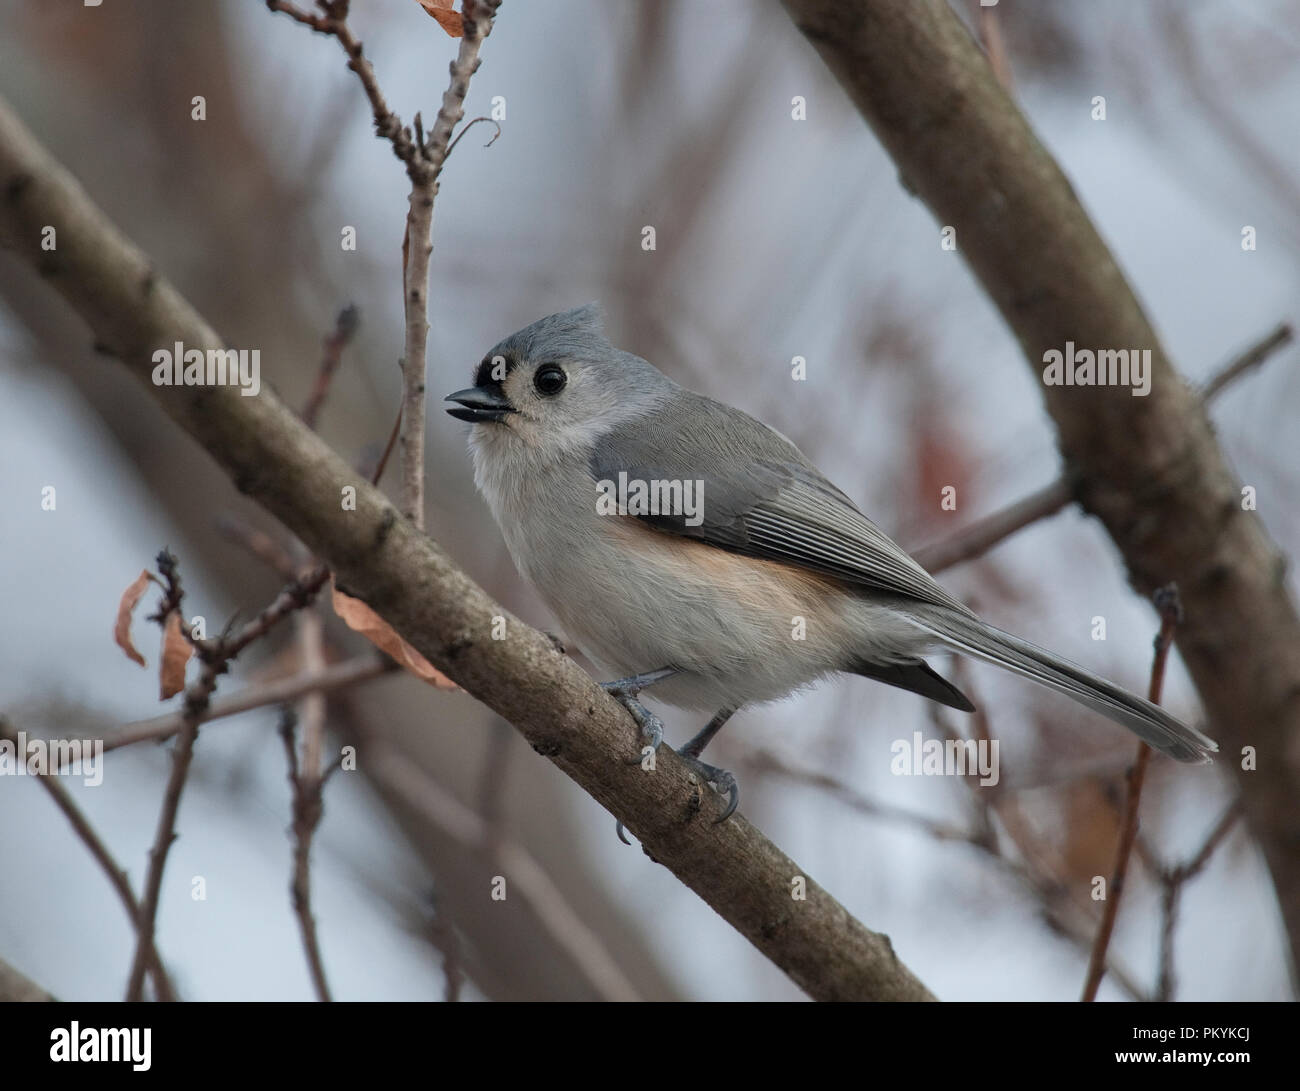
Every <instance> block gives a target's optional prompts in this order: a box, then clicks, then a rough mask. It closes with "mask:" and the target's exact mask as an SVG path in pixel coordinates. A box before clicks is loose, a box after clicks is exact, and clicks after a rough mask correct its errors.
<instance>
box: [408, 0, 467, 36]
mask: <svg viewBox="0 0 1300 1091" xmlns="http://www.w3.org/2000/svg"><path fill="white" fill-rule="evenodd" d="M415 2H416V3H417V4H419V5H420V7H422V8H424V10H425V11H427V12H428V13H429V14H430V15H432V16H433V17H434V18H435V19H437V20H438V25H439V26H440V27H442V29H443V30H445V31H446V32H447V33H448V34H449V35H450V36H451V37H453V38H463V37H464V36H465V24H464V20H463V19H462V18H461V15H460V12H458V11H452V10H451V0H415Z"/></svg>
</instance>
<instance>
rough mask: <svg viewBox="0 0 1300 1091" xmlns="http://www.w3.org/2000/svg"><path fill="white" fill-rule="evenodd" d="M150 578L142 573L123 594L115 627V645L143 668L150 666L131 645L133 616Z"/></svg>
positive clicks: (145, 573) (118, 605)
mask: <svg viewBox="0 0 1300 1091" xmlns="http://www.w3.org/2000/svg"><path fill="white" fill-rule="evenodd" d="M149 578H150V577H149V573H148V572H147V571H145V572H141V573H140V575H139V577H138V578H137V579H136V581H135V583H133V584H131V586H130V587H128V588H127V589H126V590H125V591H123V592H122V598H121V600H120V601H119V602H118V604H117V621H116V622H115V623H114V625H113V643H115V644H116V645H117V646H118V647H119V648H121V649H122V650H123V651H124V652H126V654H127V656H128V657H129V658H131V659H134V660H135V661H136V662H137V663H139V664H140V666H142V667H145V666H148V664H147V663H146V662H145V661H144V656H143V655H141V654H140V653H139V652H138V651H136V647H135V645H134V644H132V643H131V615H132V614H133V613H134V612H135V604H136V603H137V602H139V601H140V597H141V596H142V595H143V594H144V593H145V590H146V589H147V588H148V586H149Z"/></svg>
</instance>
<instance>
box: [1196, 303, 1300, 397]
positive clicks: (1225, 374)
mask: <svg viewBox="0 0 1300 1091" xmlns="http://www.w3.org/2000/svg"><path fill="white" fill-rule="evenodd" d="M1294 336H1295V331H1294V330H1292V329H1291V324H1290V323H1289V322H1282V323H1279V324H1278V327H1277V329H1275V330H1274V331H1273V332H1272V333H1270V334H1269V335H1268V336H1267V337H1265V338H1263V339H1262V340H1260V341H1258V342H1256V343H1255V344H1253V345H1251V346H1250V348H1248V349H1246V350H1245V351H1244V352H1241V353H1239V354H1238V355H1237V356H1235V357H1233V358H1232V359H1231V360H1230V361H1229V362H1228V363H1227V365H1226V366H1225V367H1223V368H1222V369H1221V370H1219V371H1217V372H1216V373H1215V374H1214V375H1213V376H1211V378H1210V380H1209V381H1208V382H1207V383H1206V384H1205V386H1203V387H1202V388H1201V398H1202V400H1203V401H1207V402H1208V401H1210V400H1212V399H1213V398H1214V397H1215V396H1216V395H1217V394H1218V393H1219V391H1221V390H1222V389H1223V388H1224V387H1225V386H1228V385H1229V384H1230V383H1233V382H1236V380H1238V379H1240V378H1241V377H1242V376H1243V375H1245V374H1246V372H1248V371H1252V370H1254V369H1255V368H1257V367H1259V365H1260V364H1262V363H1263V362H1264V361H1265V360H1267V359H1268V358H1269V357H1270V356H1272V355H1273V353H1275V352H1277V350H1278V349H1280V348H1283V347H1284V346H1286V345H1289V344H1290V343H1291V340H1292V338H1293V337H1294Z"/></svg>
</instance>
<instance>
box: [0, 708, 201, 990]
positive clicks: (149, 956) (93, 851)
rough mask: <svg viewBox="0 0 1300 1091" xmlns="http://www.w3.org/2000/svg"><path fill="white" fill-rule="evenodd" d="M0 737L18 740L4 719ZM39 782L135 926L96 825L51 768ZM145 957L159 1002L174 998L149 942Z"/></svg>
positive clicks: (127, 887)
mask: <svg viewBox="0 0 1300 1091" xmlns="http://www.w3.org/2000/svg"><path fill="white" fill-rule="evenodd" d="M0 738H6V739H9V740H10V741H11V742H13V743H15V744H16V743H17V741H18V736H17V732H15V731H14V729H13V726H12V725H11V724H10V723H9V722H8V721H7V720H5V719H3V718H0ZM38 780H39V781H40V785H41V787H42V788H44V789H45V790H46V791H47V792H48V793H49V795H50V798H51V799H52V800H54V804H55V806H57V807H58V808H59V810H61V811H62V812H63V816H64V817H65V818H66V819H67V820H68V822H69V824H70V825H71V826H72V829H73V831H74V832H75V833H76V835H77V836H78V837H80V838H81V840H82V841H83V842H84V843H85V846H86V848H88V849H89V850H90V855H91V856H93V857H94V859H95V863H97V864H98V865H99V867H100V870H101V871H103V873H104V874H105V875H106V876H107V877H108V881H109V883H110V884H111V885H112V887H113V889H114V890H115V891H116V892H117V896H118V899H119V900H120V901H121V902H122V907H123V908H124V909H125V910H126V915H127V918H128V919H129V920H130V921H131V927H132V928H137V927H138V926H139V919H140V903H139V902H137V901H136V898H135V891H134V890H132V889H131V880H130V879H128V878H127V875H126V871H125V870H124V869H123V868H122V867H121V866H120V865H119V864H118V862H117V861H116V860H114V859H113V854H112V853H111V852H109V850H108V846H107V845H105V844H104V842H103V841H102V840H101V839H100V836H99V834H98V833H96V832H95V828H94V827H93V826H92V825H91V824H90V819H88V818H87V817H86V816H85V814H84V813H82V810H81V808H80V807H78V806H77V804H76V802H75V801H74V800H73V798H72V795H71V794H70V793H69V792H68V790H67V789H66V788H64V787H63V785H62V784H60V783H59V780H58V775H57V774H55V773H54V772H53V771H51V772H50V773H47V774H45V775H43V776H41V777H39V778H38ZM145 958H146V960H147V964H148V969H149V977H150V978H151V979H152V980H153V987H154V992H155V993H156V994H157V996H158V999H159V1000H162V1001H172V1000H175V999H176V990H175V988H174V987H173V986H172V983H171V979H170V978H169V977H168V976H167V971H166V969H165V968H164V967H163V963H162V959H161V958H159V956H158V949H157V948H156V947H155V946H154V944H153V943H152V942H151V943H150V944H149V948H148V951H147V952H146V954H145Z"/></svg>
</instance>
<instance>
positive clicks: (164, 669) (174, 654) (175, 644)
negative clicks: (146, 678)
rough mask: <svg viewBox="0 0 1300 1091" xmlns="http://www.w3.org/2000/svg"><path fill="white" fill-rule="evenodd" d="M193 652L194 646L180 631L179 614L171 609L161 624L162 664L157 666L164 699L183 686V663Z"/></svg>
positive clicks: (172, 695)
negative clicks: (163, 623)
mask: <svg viewBox="0 0 1300 1091" xmlns="http://www.w3.org/2000/svg"><path fill="white" fill-rule="evenodd" d="M193 654H194V646H193V645H192V644H191V643H190V642H189V641H188V640H186V639H185V634H184V633H182V632H181V615H180V614H179V613H178V612H177V611H175V610H173V611H172V612H171V613H170V614H168V615H167V624H166V625H164V626H163V640H162V665H161V666H160V667H159V668H158V684H159V689H160V690H161V693H162V699H163V700H164V701H165V700H167V698H168V697H174V696H176V694H178V693H180V691H181V690H183V689H184V688H185V664H186V663H188V662H189V661H190V656H192V655H193Z"/></svg>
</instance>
